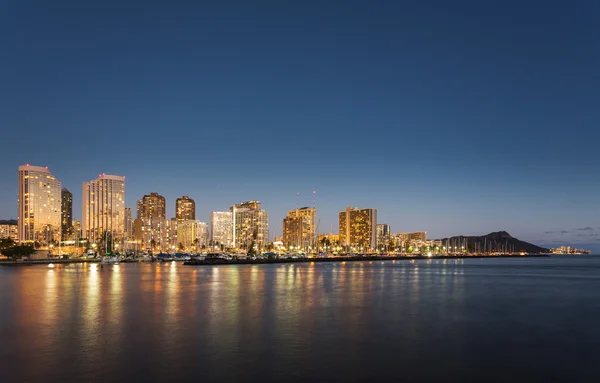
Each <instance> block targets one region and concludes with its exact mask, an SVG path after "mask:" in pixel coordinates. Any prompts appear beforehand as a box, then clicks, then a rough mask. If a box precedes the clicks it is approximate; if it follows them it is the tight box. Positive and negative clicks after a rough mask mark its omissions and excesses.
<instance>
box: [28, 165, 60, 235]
mask: <svg viewBox="0 0 600 383" xmlns="http://www.w3.org/2000/svg"><path fill="white" fill-rule="evenodd" d="M61 190H62V185H61V183H60V181H59V180H57V179H56V178H55V177H54V176H53V175H52V174H51V173H50V171H49V170H48V168H47V167H41V166H31V165H29V164H27V165H23V166H19V223H18V227H19V228H18V232H19V242H21V243H29V244H33V243H34V242H38V243H39V244H40V245H42V246H44V245H48V244H49V243H50V242H51V241H59V240H60V229H61Z"/></svg>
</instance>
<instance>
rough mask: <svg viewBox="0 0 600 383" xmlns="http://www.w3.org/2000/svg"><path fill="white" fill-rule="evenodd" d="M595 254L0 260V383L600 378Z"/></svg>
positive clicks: (599, 260)
mask: <svg viewBox="0 0 600 383" xmlns="http://www.w3.org/2000/svg"><path fill="white" fill-rule="evenodd" d="M599 351H600V257H597V256H556V257H548V258H515V259H465V260H414V261H409V260H406V261H405V260H402V261H386V262H379V261H378V262H347V263H300V264H281V265H238V266H213V267H210V266H183V265H181V264H178V263H165V264H121V265H115V266H104V267H102V268H101V267H100V265H93V264H88V265H56V266H55V267H48V266H20V267H0V381H1V382H60V381H63V382H72V381H73V382H74V381H78V382H129V381H139V382H167V381H168V382H178V381H198V382H213V381H214V382H222V381H232V382H233V381H235V382H286V381H304V382H305V381H319V382H338V381H339V382H378V381H382V382H383V381H386V382H387V381H423V382H430V381H443V382H449V381H490V380H491V381H523V382H525V381H527V382H532V381H565V382H600V369H599V368H598V364H597V361H598V352H599Z"/></svg>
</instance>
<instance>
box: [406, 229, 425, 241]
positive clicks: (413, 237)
mask: <svg viewBox="0 0 600 383" xmlns="http://www.w3.org/2000/svg"><path fill="white" fill-rule="evenodd" d="M408 240H409V241H410V242H412V241H415V242H425V241H427V232H426V231H416V232H414V233H408Z"/></svg>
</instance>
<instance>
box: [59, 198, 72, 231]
mask: <svg viewBox="0 0 600 383" xmlns="http://www.w3.org/2000/svg"><path fill="white" fill-rule="evenodd" d="M60 195H61V198H60V199H61V220H60V225H61V237H62V238H61V239H62V240H63V241H64V240H66V239H71V236H72V234H73V193H71V192H70V191H69V190H68V189H67V188H63V189H62V190H61V192H60Z"/></svg>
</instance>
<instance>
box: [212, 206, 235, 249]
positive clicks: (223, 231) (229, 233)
mask: <svg viewBox="0 0 600 383" xmlns="http://www.w3.org/2000/svg"><path fill="white" fill-rule="evenodd" d="M210 234H211V243H212V245H213V246H221V245H223V247H224V248H231V247H233V213H232V212H230V211H213V212H212V213H211V214H210Z"/></svg>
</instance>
